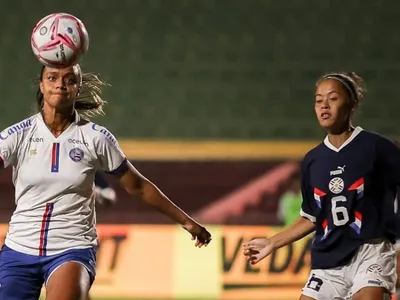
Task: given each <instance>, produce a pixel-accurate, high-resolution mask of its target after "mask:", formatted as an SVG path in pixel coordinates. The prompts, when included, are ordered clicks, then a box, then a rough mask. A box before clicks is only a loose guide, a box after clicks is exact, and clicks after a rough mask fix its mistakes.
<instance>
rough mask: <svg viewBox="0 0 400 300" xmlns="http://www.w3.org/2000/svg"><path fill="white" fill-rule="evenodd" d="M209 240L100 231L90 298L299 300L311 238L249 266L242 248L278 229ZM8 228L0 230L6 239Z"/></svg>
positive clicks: (228, 230) (231, 232) (216, 232)
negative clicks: (196, 241) (200, 243)
mask: <svg viewBox="0 0 400 300" xmlns="http://www.w3.org/2000/svg"><path fill="white" fill-rule="evenodd" d="M209 229H210V231H211V233H212V235H213V240H212V242H211V244H210V245H208V246H207V247H204V248H201V249H198V248H195V247H194V246H193V245H194V243H193V241H191V237H190V235H189V234H188V233H187V232H186V231H184V230H182V228H181V227H179V226H170V225H128V226H126V225H99V226H98V231H99V249H98V253H97V276H96V281H95V284H94V286H93V288H92V290H91V294H92V296H94V297H103V298H107V297H119V298H124V297H126V298H135V297H137V298H140V297H149V298H164V299H165V298H184V299H188V298H198V299H238V300H239V299H240V300H243V299H248V300H251V299H266V300H267V299H274V300H279V299H282V300H283V299H284V300H288V299H297V298H298V296H299V295H300V291H301V287H302V286H303V285H304V283H305V282H306V280H307V277H308V274H309V268H310V257H309V251H308V250H309V246H310V243H311V239H310V237H308V238H305V239H303V240H301V241H299V242H297V243H295V244H292V245H289V246H287V247H285V248H282V249H279V250H278V251H276V252H275V253H273V254H272V255H270V256H269V257H268V258H266V259H265V260H263V261H262V262H260V264H257V265H256V266H250V265H249V264H248V263H246V261H245V258H244V256H243V254H242V252H243V250H242V244H243V243H244V242H246V241H248V240H250V239H251V238H254V237H266V236H272V235H273V234H275V233H276V232H277V231H279V230H280V229H281V228H274V227H261V226H260V227H254V226H211V227H209ZM6 231H7V225H0V238H1V239H4V236H5V233H6Z"/></svg>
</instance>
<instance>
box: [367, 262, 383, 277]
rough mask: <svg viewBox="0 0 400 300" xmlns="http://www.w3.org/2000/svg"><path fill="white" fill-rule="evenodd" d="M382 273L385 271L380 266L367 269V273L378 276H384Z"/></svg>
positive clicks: (376, 265) (373, 265)
mask: <svg viewBox="0 0 400 300" xmlns="http://www.w3.org/2000/svg"><path fill="white" fill-rule="evenodd" d="M382 271H383V269H382V267H381V266H380V265H378V264H372V265H370V266H369V267H368V269H367V273H369V274H376V275H378V274H382Z"/></svg>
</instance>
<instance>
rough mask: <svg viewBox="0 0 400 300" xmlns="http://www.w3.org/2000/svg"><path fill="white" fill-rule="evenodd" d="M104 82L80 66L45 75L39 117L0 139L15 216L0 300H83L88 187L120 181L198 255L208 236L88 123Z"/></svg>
mask: <svg viewBox="0 0 400 300" xmlns="http://www.w3.org/2000/svg"><path fill="white" fill-rule="evenodd" d="M101 85H102V82H101V81H100V80H99V79H98V78H97V77H96V76H94V75H90V74H82V72H81V70H80V67H79V65H75V66H73V67H68V68H49V67H43V68H42V72H41V74H40V89H39V91H38V94H37V96H38V97H37V100H38V108H39V113H37V114H36V115H33V116H31V117H29V118H27V119H25V120H23V121H21V122H18V123H17V124H15V125H13V126H10V127H9V128H7V129H6V130H4V131H2V132H1V133H0V166H1V167H8V166H12V168H13V183H14V186H15V203H16V209H15V211H14V213H13V215H12V218H11V221H10V224H9V230H8V233H7V236H6V240H5V245H4V246H3V248H2V251H1V252H0V299H2V300H11V299H12V300H14V299H25V300H37V299H38V298H39V294H40V290H41V287H42V285H43V283H45V284H46V299H47V300H59V299H67V300H69V299H71V300H76V299H85V298H86V297H87V296H88V291H89V289H90V286H91V284H92V283H93V280H94V277H95V261H96V257H95V248H96V245H97V234H96V227H95V225H96V216H95V207H94V204H95V199H94V187H93V181H94V177H95V173H96V172H97V171H98V170H103V171H106V172H110V173H111V174H114V175H115V176H117V177H118V179H119V181H120V183H121V185H122V186H123V187H124V188H125V189H126V191H127V192H128V193H130V194H131V195H138V196H139V197H140V198H141V199H142V200H143V201H145V202H146V203H148V204H150V205H152V206H153V207H155V208H156V209H158V210H159V211H160V212H162V213H164V214H165V215H167V216H168V217H170V218H171V219H172V220H174V221H175V222H177V223H179V224H181V225H182V226H183V228H184V229H186V230H187V231H188V232H189V233H190V234H191V235H192V239H196V243H195V245H196V246H198V247H201V246H203V245H207V244H208V243H209V242H210V240H211V235H210V233H209V232H208V231H207V230H206V229H205V228H204V227H203V226H201V225H199V224H198V223H197V222H195V221H194V220H193V219H192V218H190V217H189V216H188V215H187V214H185V213H184V212H183V211H182V210H181V209H179V208H178V207H177V206H176V205H174V204H173V203H172V202H171V201H170V200H169V199H168V198H167V197H166V196H165V195H164V194H163V193H162V192H161V191H160V190H159V189H158V188H157V187H156V186H155V185H154V184H153V183H151V182H150V181H149V180H148V179H146V178H145V177H144V176H142V175H141V174H140V173H139V172H138V171H137V170H136V169H135V168H134V167H133V166H132V165H131V164H130V163H129V162H128V160H127V159H126V157H125V155H124V153H123V152H122V150H121V148H120V147H119V145H118V142H117V140H116V139H115V137H114V136H113V135H112V134H111V133H110V132H109V131H108V130H107V129H106V128H104V127H102V126H100V125H97V124H95V123H92V122H90V121H88V120H87V117H88V116H90V115H94V114H98V113H101V112H102V110H101V107H102V104H103V102H104V101H103V100H102V99H101V97H100V94H99V92H100V87H101Z"/></svg>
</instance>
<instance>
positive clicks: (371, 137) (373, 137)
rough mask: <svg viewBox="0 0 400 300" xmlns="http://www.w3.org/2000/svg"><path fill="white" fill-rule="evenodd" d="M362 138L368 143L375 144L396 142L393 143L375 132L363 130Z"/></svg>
mask: <svg viewBox="0 0 400 300" xmlns="http://www.w3.org/2000/svg"><path fill="white" fill-rule="evenodd" d="M360 137H361V138H362V139H363V140H364V141H367V142H374V143H380V142H390V143H393V142H394V141H391V140H390V139H389V138H387V137H385V136H383V135H381V134H379V133H377V132H374V131H369V130H363V131H362V132H361V133H360Z"/></svg>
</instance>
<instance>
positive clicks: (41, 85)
mask: <svg viewBox="0 0 400 300" xmlns="http://www.w3.org/2000/svg"><path fill="white" fill-rule="evenodd" d="M39 89H40V92H41V93H42V94H43V82H42V81H40V83H39Z"/></svg>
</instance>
